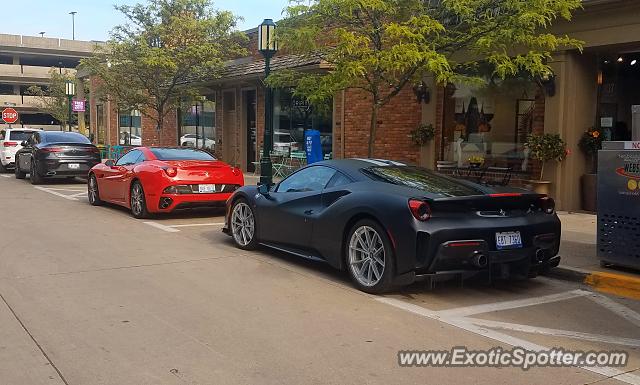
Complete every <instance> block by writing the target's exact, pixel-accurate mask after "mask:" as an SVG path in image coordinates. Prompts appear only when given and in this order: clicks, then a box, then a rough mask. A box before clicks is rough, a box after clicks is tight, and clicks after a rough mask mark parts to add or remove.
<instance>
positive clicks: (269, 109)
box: [258, 19, 278, 186]
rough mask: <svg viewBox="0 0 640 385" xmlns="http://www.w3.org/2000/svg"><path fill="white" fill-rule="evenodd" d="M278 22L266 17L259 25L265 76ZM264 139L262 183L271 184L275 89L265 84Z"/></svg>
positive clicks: (272, 51)
mask: <svg viewBox="0 0 640 385" xmlns="http://www.w3.org/2000/svg"><path fill="white" fill-rule="evenodd" d="M275 31H276V24H275V23H274V22H273V20H271V19H265V20H264V21H263V22H262V24H260V26H259V27H258V50H259V51H260V53H262V55H263V56H264V77H265V79H266V78H267V77H269V73H270V72H271V68H270V65H271V58H272V57H273V56H274V55H275V54H276V52H277V51H278V43H277V42H276V39H275ZM264 108H265V111H264V139H263V147H262V158H261V159H260V184H265V185H267V186H270V185H271V184H272V183H273V165H272V164H271V150H272V149H273V90H272V89H271V87H269V85H267V84H265V97H264Z"/></svg>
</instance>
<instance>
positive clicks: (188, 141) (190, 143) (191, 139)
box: [180, 134, 216, 150]
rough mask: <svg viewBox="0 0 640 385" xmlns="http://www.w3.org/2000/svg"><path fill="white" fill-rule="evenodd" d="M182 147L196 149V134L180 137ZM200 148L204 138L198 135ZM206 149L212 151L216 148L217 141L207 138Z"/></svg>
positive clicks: (205, 141) (205, 140)
mask: <svg viewBox="0 0 640 385" xmlns="http://www.w3.org/2000/svg"><path fill="white" fill-rule="evenodd" d="M180 145H181V146H185V147H196V134H185V135H183V136H181V137H180ZM198 147H200V148H201V147H202V136H200V135H198ZM204 147H205V148H208V149H210V150H213V149H215V148H216V141H215V140H213V139H209V138H205V139H204Z"/></svg>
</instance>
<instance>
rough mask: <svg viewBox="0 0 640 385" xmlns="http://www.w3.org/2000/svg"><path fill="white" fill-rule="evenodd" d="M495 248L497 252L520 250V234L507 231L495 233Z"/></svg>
mask: <svg viewBox="0 0 640 385" xmlns="http://www.w3.org/2000/svg"><path fill="white" fill-rule="evenodd" d="M496 247H497V248H498V250H503V249H520V248H522V237H521V236H520V232H519V231H509V232H504V233H496Z"/></svg>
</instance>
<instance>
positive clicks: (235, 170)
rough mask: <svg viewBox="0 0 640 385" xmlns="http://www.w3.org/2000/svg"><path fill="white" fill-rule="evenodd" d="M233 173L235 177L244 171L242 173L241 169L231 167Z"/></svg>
mask: <svg viewBox="0 0 640 385" xmlns="http://www.w3.org/2000/svg"><path fill="white" fill-rule="evenodd" d="M231 172H232V173H233V175H235V176H239V175H240V174H242V171H240V170H239V169H237V168H235V167H231Z"/></svg>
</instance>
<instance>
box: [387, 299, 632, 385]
mask: <svg viewBox="0 0 640 385" xmlns="http://www.w3.org/2000/svg"><path fill="white" fill-rule="evenodd" d="M588 294H592V293H590V292H588V291H585V290H573V291H569V292H565V293H559V294H553V295H548V296H543V297H536V298H527V299H523V300H515V301H503V302H497V303H490V304H484V305H477V306H467V307H461V308H457V309H449V310H444V311H433V310H429V309H427V308H424V307H422V306H418V305H414V304H412V303H408V302H404V301H401V300H399V299H395V298H388V297H375V300H377V301H378V302H381V303H384V304H387V305H390V306H393V307H395V308H398V309H402V310H405V311H408V312H410V313H413V314H416V315H419V316H422V317H425V318H430V319H434V320H437V321H440V322H443V323H445V324H447V325H450V326H454V327H457V328H460V329H462V330H465V331H468V332H470V333H474V334H476V335H480V336H483V337H486V338H489V339H492V340H494V341H498V342H501V343H504V344H507V345H511V346H519V347H522V348H523V349H527V350H531V351H542V350H548V347H545V346H542V345H538V344H535V343H533V342H529V341H527V340H524V339H521V338H517V337H514V336H511V335H509V334H505V333H501V332H499V331H496V330H491V329H489V328H491V327H493V328H498V329H500V328H501V329H508V330H516V331H521V332H525V333H534V334H547V335H556V334H557V336H558V337H567V338H574V339H581V340H586V341H592V342H594V341H595V342H605V343H612V344H619V345H626V346H636V344H637V343H638V342H640V341H638V340H633V339H629V338H620V337H609V336H601V335H595V334H588V333H579V332H568V331H566V330H555V329H547V328H538V327H533V326H529V325H519V324H510V323H506V322H497V321H489V320H484V319H477V318H470V317H468V316H469V315H474V314H480V313H487V312H491V311H499V310H509V309H514V308H520V307H525V306H534V305H540V304H545V303H550V302H557V301H563V300H567V299H572V298H576V297H584V296H587V295H588ZM600 297H602V296H599V295H596V296H587V298H591V299H593V300H594V302H596V303H598V304H600V305H602V306H604V307H605V308H607V309H609V310H612V311H613V312H614V313H617V314H626V317H625V318H627V319H628V320H630V321H632V322H633V320H634V319H635V316H636V315H637V313H635V312H634V311H633V310H631V309H628V308H627V307H626V306H623V305H621V304H618V303H616V302H613V301H611V300H609V299H608V298H606V297H602V298H604V300H603V299H602V298H600ZM554 333H555V334H554ZM565 333H569V334H568V335H567V334H565ZM581 368H582V369H584V370H587V371H590V372H592V373H597V374H600V375H602V376H606V377H609V378H611V379H614V380H618V381H621V382H624V383H627V384H631V385H640V376H637V375H634V374H631V373H626V372H624V371H621V370H618V369H615V368H610V367H581Z"/></svg>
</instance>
